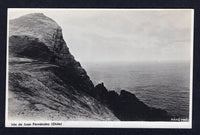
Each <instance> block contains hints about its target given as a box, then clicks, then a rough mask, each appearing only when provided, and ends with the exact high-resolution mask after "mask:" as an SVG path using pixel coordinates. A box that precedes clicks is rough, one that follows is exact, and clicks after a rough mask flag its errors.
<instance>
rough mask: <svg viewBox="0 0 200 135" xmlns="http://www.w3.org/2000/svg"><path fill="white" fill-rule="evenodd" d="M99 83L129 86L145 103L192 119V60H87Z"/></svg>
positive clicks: (113, 87)
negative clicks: (190, 102)
mask: <svg viewBox="0 0 200 135" xmlns="http://www.w3.org/2000/svg"><path fill="white" fill-rule="evenodd" d="M82 66H83V67H84V68H85V69H86V71H87V73H88V75H89V76H90V79H91V80H92V81H93V83H94V84H95V85H96V84H98V83H101V82H103V83H104V85H105V87H106V88H107V89H108V90H115V91H116V92H118V93H120V90H127V91H129V92H131V93H133V94H135V95H136V96H137V97H138V98H139V99H140V100H141V101H143V102H144V103H145V104H147V105H149V106H151V107H156V108H161V109H164V110H166V111H167V112H168V113H170V114H171V115H172V116H175V117H178V118H183V119H188V118H189V101H190V63H189V62H99V63H98V62H97V63H95V62H91V63H90V62H87V63H82Z"/></svg>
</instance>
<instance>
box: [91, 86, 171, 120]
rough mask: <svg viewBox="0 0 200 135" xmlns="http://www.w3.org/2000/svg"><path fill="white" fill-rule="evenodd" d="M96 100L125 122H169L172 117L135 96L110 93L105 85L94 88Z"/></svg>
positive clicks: (126, 93)
mask: <svg viewBox="0 0 200 135" xmlns="http://www.w3.org/2000/svg"><path fill="white" fill-rule="evenodd" d="M94 91H95V92H94V93H95V94H96V95H95V98H97V99H98V100H99V101H101V102H102V103H104V104H106V105H107V106H108V107H109V108H110V109H111V110H112V111H113V113H114V114H115V115H116V116H117V117H118V118H119V119H120V120H124V121H169V120H171V117H170V115H169V114H168V113H167V112H166V111H164V110H162V109H158V108H152V107H149V106H147V105H146V104H144V103H143V102H142V101H140V100H139V99H138V98H137V97H136V96H135V95H134V94H132V93H130V92H128V91H125V90H121V92H120V94H117V93H116V92H115V91H108V90H107V89H106V88H105V86H104V84H103V83H101V84H98V85H97V86H95V88H94Z"/></svg>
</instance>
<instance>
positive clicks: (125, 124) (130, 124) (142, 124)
mask: <svg viewBox="0 0 200 135" xmlns="http://www.w3.org/2000/svg"><path fill="white" fill-rule="evenodd" d="M29 9H31V10H40V11H42V10H117V11H119V10H120V11H123V10H134V11H141V10H151V11H152V10H154V11H162V10H165V11H167V10H169V11H173V10H179V11H180V10H184V11H185V10H189V11H191V44H190V45H191V48H190V51H191V52H190V53H191V56H190V57H191V59H190V97H189V98H190V107H189V121H188V122H147V121H116V122H115V121H9V120H8V80H9V78H8V77H9V76H8V69H9V64H8V56H9V54H8V53H9V51H8V50H9V42H8V40H9V10H29ZM193 35H194V9H104V8H103V9H101V8H99V9H98V8H93V9H88V8H67V9H66V8H59V9H55V8H8V9H7V57H6V106H5V111H6V112H5V126H6V127H56V128H57V127H61V128H66V127H68V128H69V127H71V128H80V127H81V128H172V129H191V128H192V99H193V97H192V95H193V92H192V91H193V90H192V89H193V46H194V45H193V38H194V36H193ZM34 122H35V123H49V124H50V126H35V125H33V123H34ZM52 122H55V123H62V125H61V126H59V125H57V126H56V125H54V126H52V125H51V123H52ZM13 123H16V124H17V126H12V125H11V124H13ZM24 123H31V126H24V125H23V124H24ZM18 124H22V126H18Z"/></svg>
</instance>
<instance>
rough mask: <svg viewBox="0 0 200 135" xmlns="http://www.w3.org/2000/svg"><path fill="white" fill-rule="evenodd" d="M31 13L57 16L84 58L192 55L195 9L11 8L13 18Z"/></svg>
mask: <svg viewBox="0 0 200 135" xmlns="http://www.w3.org/2000/svg"><path fill="white" fill-rule="evenodd" d="M28 13H44V14H45V15H46V16H48V17H50V18H52V19H53V20H55V21H56V22H57V23H58V25H60V26H61V27H62V30H63V35H64V39H65V41H66V43H67V45H68V47H69V49H70V51H71V53H72V54H73V55H74V56H75V58H76V60H78V61H80V62H87V61H88V62H104V61H107V62H111V61H165V60H167V61H168V60H169V61H171V60H173V61H174V60H175V61H176V60H178V61H180V60H181V61H182V60H189V59H190V55H191V54H190V52H191V50H190V49H191V47H192V44H191V41H192V38H191V34H192V27H191V26H192V16H193V14H192V13H193V12H192V10H97V9H96V10H84V9H80V10H70V9H68V10H64V9H63V10H50V9H48V10H47V9H45V10H44V9H12V10H11V9H9V19H14V18H17V17H19V16H22V15H25V14H28Z"/></svg>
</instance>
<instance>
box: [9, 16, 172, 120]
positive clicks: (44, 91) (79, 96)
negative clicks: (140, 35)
mask: <svg viewBox="0 0 200 135" xmlns="http://www.w3.org/2000/svg"><path fill="white" fill-rule="evenodd" d="M8 95H9V102H8V114H9V115H8V116H9V118H10V119H11V118H12V119H20V118H23V119H27V120H32V119H35V120H37V119H38V118H39V119H40V120H41V119H44V120H170V116H169V115H168V113H167V112H166V111H164V110H161V109H156V108H151V107H148V106H147V105H145V104H144V103H143V102H141V101H140V100H139V99H138V98H137V97H136V96H135V95H134V94H131V93H129V92H127V91H125V90H122V91H121V93H120V94H117V93H116V92H115V91H108V90H107V89H106V88H105V87H104V85H103V84H99V85H97V86H95V87H94V85H93V83H92V81H91V80H90V78H89V76H88V75H87V73H86V71H85V70H84V69H83V68H82V67H81V65H80V63H79V62H77V61H76V60H75V59H74V57H73V56H72V55H71V53H70V52H69V48H68V47H67V45H66V43H65V41H64V39H63V36H62V29H61V28H60V26H59V25H58V24H57V23H56V22H55V21H54V20H52V19H50V18H48V17H46V16H45V15H44V14H41V13H35V14H28V15H25V16H22V17H20V18H17V19H14V20H10V22H9V94H8Z"/></svg>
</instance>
